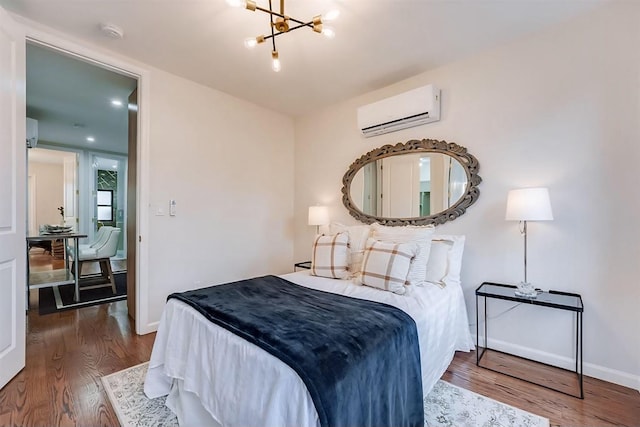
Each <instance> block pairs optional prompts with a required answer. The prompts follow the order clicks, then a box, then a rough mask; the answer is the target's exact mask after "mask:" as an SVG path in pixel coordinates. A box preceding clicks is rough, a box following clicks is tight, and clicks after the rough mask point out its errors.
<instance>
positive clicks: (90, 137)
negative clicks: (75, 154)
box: [87, 136, 96, 142]
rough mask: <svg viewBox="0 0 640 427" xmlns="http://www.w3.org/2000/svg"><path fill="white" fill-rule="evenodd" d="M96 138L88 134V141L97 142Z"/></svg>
mask: <svg viewBox="0 0 640 427" xmlns="http://www.w3.org/2000/svg"><path fill="white" fill-rule="evenodd" d="M95 140H96V139H95V138H94V137H92V136H88V137H87V141H88V142H95Z"/></svg>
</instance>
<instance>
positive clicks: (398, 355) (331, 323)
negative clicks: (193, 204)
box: [169, 276, 424, 427]
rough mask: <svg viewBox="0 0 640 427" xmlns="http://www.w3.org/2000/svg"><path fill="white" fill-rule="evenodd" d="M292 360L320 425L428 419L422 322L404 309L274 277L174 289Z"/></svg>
mask: <svg viewBox="0 0 640 427" xmlns="http://www.w3.org/2000/svg"><path fill="white" fill-rule="evenodd" d="M169 298H176V299H178V300H180V301H184V302H185V303H187V304H189V305H190V306H191V307H193V308H195V309H196V310H197V311H199V312H200V313H201V314H202V315H203V316H205V317H206V318H207V319H209V320H210V321H212V322H213V323H215V324H217V325H219V326H221V327H223V328H225V329H228V330H229V331H231V332H233V333H235V334H236V335H238V336H240V337H242V338H244V339H246V340H247V341H249V342H251V343H253V344H255V345H257V346H258V347H260V348H262V349H263V350H265V351H267V352H269V353H271V354H272V355H274V356H276V357H278V358H279V359H280V360H282V361H283V362H284V363H286V364H287V365H289V366H290V367H291V368H292V369H293V370H294V371H296V373H297V374H298V375H299V376H300V378H301V379H302V380H303V381H304V383H305V385H306V386H307V389H308V390H309V394H310V395H311V398H312V399H313V403H314V405H315V407H316V410H317V412H318V416H319V418H320V425H321V426H323V427H328V426H345V427H348V426H352V427H366V426H371V427H381V426H389V427H391V426H393V427H402V426H407V427H409V426H415V427H418V426H419V427H422V426H423V425H424V410H423V402H422V377H421V374H420V372H421V371H420V353H419V346H418V336H417V332H416V325H415V322H414V321H413V319H412V318H411V317H410V316H409V315H407V314H406V313H405V312H403V311H402V310H399V309H397V308H395V307H392V306H389V305H386V304H381V303H377V302H372V301H367V300H359V299H356V298H349V297H346V296H342V295H335V294H332V293H329V292H323V291H317V290H313V289H308V288H305V287H303V286H299V285H296V284H294V283H291V282H289V281H286V280H284V279H282V278H280V277H276V276H264V277H257V278H254V279H249V280H242V281H239V282H234V283H227V284H224V285H218V286H212V287H209V288H203V289H196V290H193V291H188V292H183V293H176V294H171V295H169Z"/></svg>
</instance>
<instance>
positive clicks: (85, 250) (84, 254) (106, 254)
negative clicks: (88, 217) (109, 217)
mask: <svg viewBox="0 0 640 427" xmlns="http://www.w3.org/2000/svg"><path fill="white" fill-rule="evenodd" d="M103 228H107V229H106V230H105V231H104V232H102V233H101V234H100V235H99V236H98V237H99V238H98V239H96V241H95V242H94V243H92V244H90V245H80V246H78V260H77V261H78V271H79V272H80V273H79V274H80V276H81V277H82V264H83V263H85V262H99V263H100V274H101V275H102V277H103V278H104V279H105V280H106V282H105V283H104V284H98V285H92V286H82V285H81V286H80V290H81V291H82V290H86V289H94V288H100V287H103V286H109V285H110V286H111V289H112V290H113V293H114V294H115V293H116V282H115V279H114V277H113V271H112V270H111V261H110V258H111V257H112V256H115V255H116V252H117V251H118V241H119V239H120V229H119V228H115V227H102V228H100V230H102V229H103ZM69 253H70V254H71V255H72V256H73V251H70V252H69ZM74 261H76V260H74ZM71 271H72V272H73V271H74V267H73V266H72V267H71Z"/></svg>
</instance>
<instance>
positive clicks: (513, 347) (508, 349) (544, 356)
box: [473, 335, 640, 392]
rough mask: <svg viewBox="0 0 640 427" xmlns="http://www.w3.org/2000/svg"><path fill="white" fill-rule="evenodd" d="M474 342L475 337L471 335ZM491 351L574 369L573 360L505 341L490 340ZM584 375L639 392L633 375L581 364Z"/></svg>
mask: <svg viewBox="0 0 640 427" xmlns="http://www.w3.org/2000/svg"><path fill="white" fill-rule="evenodd" d="M473 339H474V341H475V339H476V337H475V335H473ZM489 343H490V346H491V348H492V349H495V350H499V351H503V352H505V353H510V354H514V355H516V356H520V357H526V358H527V359H532V360H537V361H539V362H542V363H546V364H549V365H553V366H557V367H559V368H564V369H568V370H570V371H573V370H574V368H575V360H574V359H572V358H569V357H565V356H560V355H558V354H553V353H548V352H545V351H540V350H536V349H533V348H529V347H524V346H521V345H517V344H513V343H510V342H506V341H501V340H495V339H490V340H489ZM480 346H484V340H482V339H481V340H480ZM583 368H584V375H586V376H589V377H593V378H597V379H599V380H603V381H608V382H610V383H614V384H618V385H621V386H624V387H629V388H632V389H634V390H637V391H638V392H640V376H638V375H633V374H630V373H628V372H623V371H618V370H615V369H611V368H607V367H605V366H600V365H596V364H594V363H587V362H583Z"/></svg>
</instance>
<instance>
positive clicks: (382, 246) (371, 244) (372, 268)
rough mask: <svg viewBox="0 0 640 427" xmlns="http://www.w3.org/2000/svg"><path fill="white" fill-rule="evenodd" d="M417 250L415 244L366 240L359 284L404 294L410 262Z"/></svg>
mask: <svg viewBox="0 0 640 427" xmlns="http://www.w3.org/2000/svg"><path fill="white" fill-rule="evenodd" d="M417 250H418V245H417V244H416V243H390V242H381V241H379V240H375V239H371V238H370V239H368V240H367V245H366V247H365V250H364V260H363V262H362V272H361V273H360V281H361V283H362V284H363V285H367V286H371V287H374V288H378V289H383V290H385V291H391V292H394V293H396V294H400V295H402V294H404V293H405V287H404V286H405V284H407V283H406V282H407V274H408V273H409V267H410V266H411V260H412V259H413V258H414V257H415V256H416V252H417Z"/></svg>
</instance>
